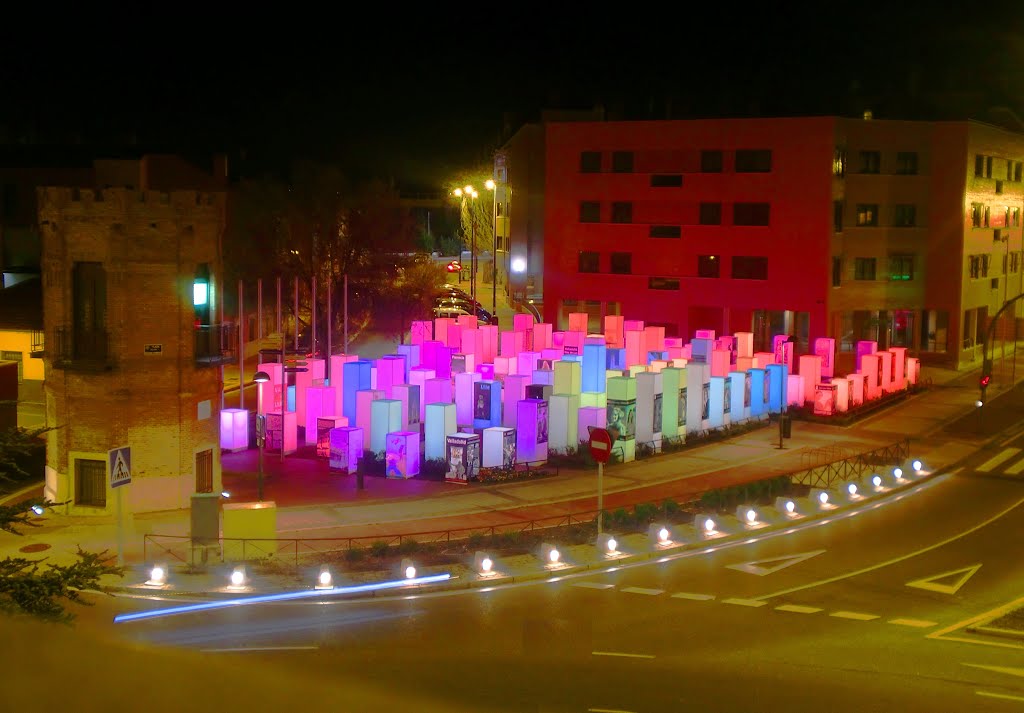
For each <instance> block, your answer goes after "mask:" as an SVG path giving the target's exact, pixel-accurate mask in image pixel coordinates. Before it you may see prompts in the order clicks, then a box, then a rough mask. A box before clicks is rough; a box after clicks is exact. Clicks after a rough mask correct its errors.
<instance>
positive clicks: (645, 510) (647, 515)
mask: <svg viewBox="0 0 1024 713" xmlns="http://www.w3.org/2000/svg"><path fill="white" fill-rule="evenodd" d="M657 517H658V507H657V506H656V505H652V504H650V503H641V504H639V505H636V506H634V508H633V519H634V520H635V521H636V523H637V524H650V523H651V522H654V520H655V519H656V518H657Z"/></svg>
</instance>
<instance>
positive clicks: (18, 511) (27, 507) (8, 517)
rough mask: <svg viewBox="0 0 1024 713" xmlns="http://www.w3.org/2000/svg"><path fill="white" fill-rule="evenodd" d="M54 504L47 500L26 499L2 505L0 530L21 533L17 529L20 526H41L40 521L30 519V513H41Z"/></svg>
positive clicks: (0, 509)
mask: <svg viewBox="0 0 1024 713" xmlns="http://www.w3.org/2000/svg"><path fill="white" fill-rule="evenodd" d="M54 504H55V503H51V502H49V501H47V500H44V501H38V500H25V501H23V502H20V503H15V504H14V505H0V530H3V531H4V532H9V533H11V534H12V535H20V534H21V532H19V531H18V530H17V529H16V528H17V527H18V526H28V527H39V524H38V523H35V522H32V520H30V519H29V518H30V515H29V513H32V514H33V515H39V514H41V512H42V511H43V509H44V508H48V507H53V505H54Z"/></svg>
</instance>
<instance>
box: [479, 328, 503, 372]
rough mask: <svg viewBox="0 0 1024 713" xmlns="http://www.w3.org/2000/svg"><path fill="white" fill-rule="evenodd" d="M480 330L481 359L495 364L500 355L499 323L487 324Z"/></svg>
mask: <svg viewBox="0 0 1024 713" xmlns="http://www.w3.org/2000/svg"><path fill="white" fill-rule="evenodd" d="M477 329H479V330H480V361H482V362H485V363H489V364H493V363H494V357H496V356H498V325H496V324H494V325H492V324H485V325H483V326H482V327H478V328H477Z"/></svg>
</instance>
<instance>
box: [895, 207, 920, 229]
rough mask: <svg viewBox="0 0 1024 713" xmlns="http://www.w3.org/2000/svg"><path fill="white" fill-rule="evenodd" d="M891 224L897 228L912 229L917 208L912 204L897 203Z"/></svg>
mask: <svg viewBox="0 0 1024 713" xmlns="http://www.w3.org/2000/svg"><path fill="white" fill-rule="evenodd" d="M892 224H893V225H894V226H896V227H897V228H913V227H914V226H915V225H917V206H916V205H914V204H913V203H897V204H896V209H895V211H894V212H893V221H892Z"/></svg>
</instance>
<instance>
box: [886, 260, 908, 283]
mask: <svg viewBox="0 0 1024 713" xmlns="http://www.w3.org/2000/svg"><path fill="white" fill-rule="evenodd" d="M889 279H890V280H896V281H899V282H905V281H907V280H913V279H914V256H913V255H890V256H889Z"/></svg>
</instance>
